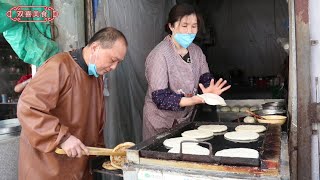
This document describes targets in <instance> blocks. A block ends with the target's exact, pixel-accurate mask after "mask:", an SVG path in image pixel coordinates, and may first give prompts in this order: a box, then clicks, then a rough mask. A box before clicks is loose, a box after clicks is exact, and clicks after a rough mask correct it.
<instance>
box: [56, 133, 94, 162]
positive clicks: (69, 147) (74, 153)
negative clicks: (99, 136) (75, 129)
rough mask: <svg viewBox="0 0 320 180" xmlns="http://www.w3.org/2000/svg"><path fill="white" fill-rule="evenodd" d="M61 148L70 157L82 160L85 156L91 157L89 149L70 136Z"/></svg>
mask: <svg viewBox="0 0 320 180" xmlns="http://www.w3.org/2000/svg"><path fill="white" fill-rule="evenodd" d="M60 147H61V148H62V149H63V150H64V151H65V152H66V153H67V155H68V156H69V157H78V158H80V157H81V156H82V155H84V154H83V153H82V152H84V153H85V154H86V155H89V150H88V148H87V147H86V146H85V145H84V144H83V143H82V142H81V141H80V140H79V139H78V138H76V137H74V136H72V135H71V136H70V137H69V138H68V139H67V140H65V141H64V142H63V143H61V144H60Z"/></svg>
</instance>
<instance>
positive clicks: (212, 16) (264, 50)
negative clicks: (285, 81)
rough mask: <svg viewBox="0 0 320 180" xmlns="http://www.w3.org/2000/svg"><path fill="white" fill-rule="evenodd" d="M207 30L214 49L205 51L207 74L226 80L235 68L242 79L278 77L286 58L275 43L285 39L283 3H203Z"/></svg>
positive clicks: (235, 0) (285, 7)
mask: <svg viewBox="0 0 320 180" xmlns="http://www.w3.org/2000/svg"><path fill="white" fill-rule="evenodd" d="M199 8H200V10H201V13H202V14H204V17H206V18H205V21H206V27H207V28H208V29H210V28H211V29H213V31H214V32H215V40H216V44H215V46H210V47H208V49H207V51H205V53H206V55H207V61H208V64H209V66H210V70H211V71H212V72H213V73H219V74H223V75H225V77H227V75H228V72H229V71H230V70H232V69H234V68H237V69H241V70H242V71H243V72H244V75H245V76H269V75H277V74H278V73H279V72H280V68H281V65H282V63H283V61H284V59H285V57H286V56H287V54H286V52H285V51H284V50H283V48H282V47H281V44H280V43H278V42H277V39H278V38H288V36H289V34H288V32H289V30H288V25H289V24H288V22H289V18H288V4H287V2H286V1H285V0H259V1H255V0H202V1H199Z"/></svg>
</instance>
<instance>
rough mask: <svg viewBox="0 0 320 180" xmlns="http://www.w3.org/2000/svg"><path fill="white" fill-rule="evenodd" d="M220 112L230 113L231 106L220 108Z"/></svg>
mask: <svg viewBox="0 0 320 180" xmlns="http://www.w3.org/2000/svg"><path fill="white" fill-rule="evenodd" d="M220 111H221V112H230V111H231V108H230V107H229V106H225V107H222V108H220Z"/></svg>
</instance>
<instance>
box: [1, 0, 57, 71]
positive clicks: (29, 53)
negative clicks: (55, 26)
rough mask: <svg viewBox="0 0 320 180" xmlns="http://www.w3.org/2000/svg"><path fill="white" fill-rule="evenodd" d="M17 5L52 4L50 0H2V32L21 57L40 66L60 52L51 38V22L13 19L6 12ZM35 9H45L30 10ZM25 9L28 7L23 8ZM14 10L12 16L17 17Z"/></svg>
mask: <svg viewBox="0 0 320 180" xmlns="http://www.w3.org/2000/svg"><path fill="white" fill-rule="evenodd" d="M15 6H50V0H20V1H14V0H13V1H11V0H0V33H3V36H4V37H5V39H6V40H7V41H8V43H9V44H10V45H11V47H12V49H13V50H14V51H15V53H16V54H17V55H18V57H19V58H20V59H22V60H23V61H24V62H26V63H29V64H33V65H36V66H37V67H39V66H41V65H42V63H43V62H44V61H45V60H47V59H48V58H50V57H51V56H53V55H55V54H57V53H58V52H59V48H58V44H57V43H56V42H54V41H52V40H51V28H50V23H49V22H17V21H13V20H11V19H10V18H9V17H7V15H6V13H7V11H8V10H10V9H11V8H12V7H15ZM35 9H39V10H40V9H42V10H43V8H30V9H29V10H31V11H33V10H35ZM23 10H28V9H27V8H23ZM12 12H13V13H12V17H16V16H17V13H16V11H12ZM40 18H41V17H39V18H37V19H36V18H34V19H33V20H38V19H40ZM30 20H32V19H30Z"/></svg>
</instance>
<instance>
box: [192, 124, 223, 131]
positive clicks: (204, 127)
mask: <svg viewBox="0 0 320 180" xmlns="http://www.w3.org/2000/svg"><path fill="white" fill-rule="evenodd" d="M198 129H199V130H203V131H210V132H213V133H219V132H223V131H226V130H228V127H227V126H226V125H213V124H211V125H201V126H199V127H198Z"/></svg>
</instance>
